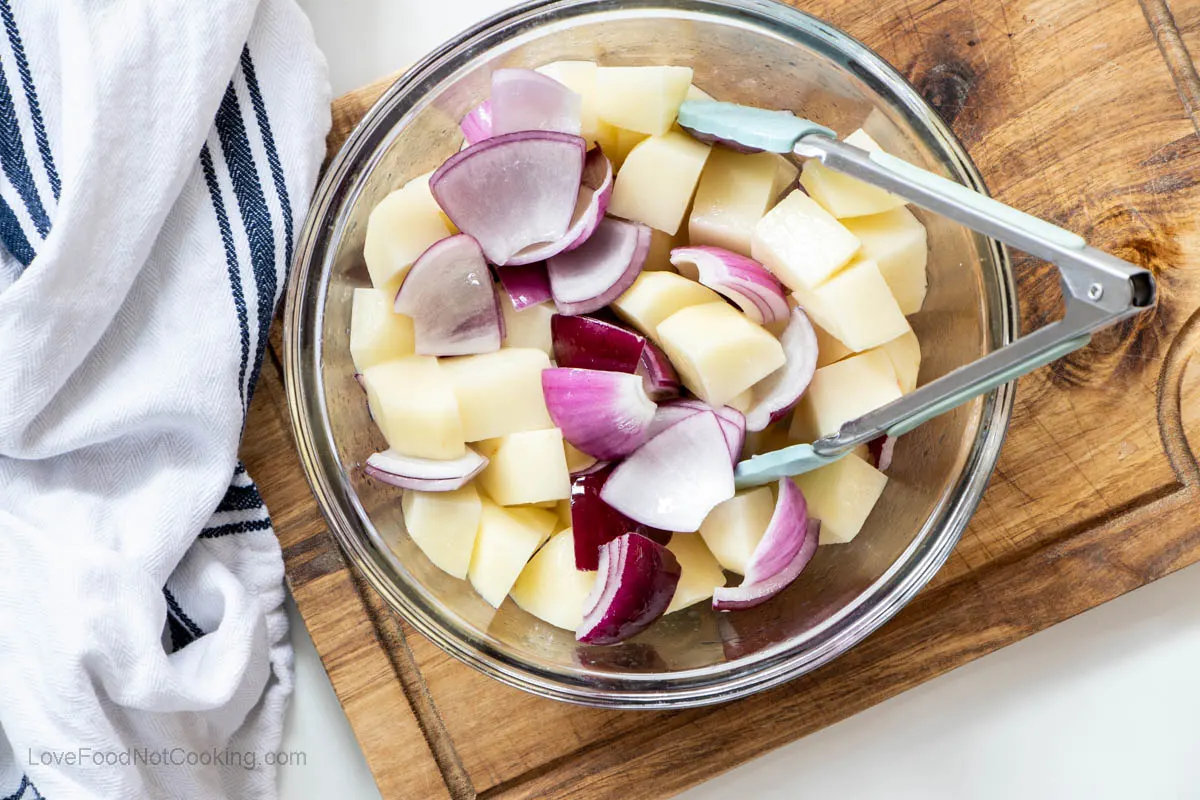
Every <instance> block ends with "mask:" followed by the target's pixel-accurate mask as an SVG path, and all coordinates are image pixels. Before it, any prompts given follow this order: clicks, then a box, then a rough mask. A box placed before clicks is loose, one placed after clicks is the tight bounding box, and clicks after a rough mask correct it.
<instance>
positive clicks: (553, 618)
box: [512, 528, 596, 631]
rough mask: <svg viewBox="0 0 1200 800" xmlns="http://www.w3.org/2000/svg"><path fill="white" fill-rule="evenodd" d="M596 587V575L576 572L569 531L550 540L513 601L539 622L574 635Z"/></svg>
mask: <svg viewBox="0 0 1200 800" xmlns="http://www.w3.org/2000/svg"><path fill="white" fill-rule="evenodd" d="M595 585H596V573H595V572H583V571H581V570H577V569H575V535H574V533H573V532H572V531H571V529H570V528H567V529H566V530H564V531H559V532H558V533H556V534H554V536H552V537H550V541H548V542H546V546H545V547H543V548H542V549H541V550H538V551H537V555H535V556H534V557H533V558H531V559H530V560H529V563H528V564H526V565H525V569H523V570H521V577H519V578H517V582H516V583H515V584H514V585H513V587H512V599H513V602H515V603H516V604H517V605H518V606H520V607H521V608H523V609H524V610H525V611H528V612H529V613H530V614H533V615H534V616H535V617H537V618H538V619H540V620H542V621H544V622H549V623H550V624H551V625H553V626H554V627H556V628H565V629H566V630H569V631H573V630H575V629H576V628H578V627H579V623H581V622H583V601H584V600H585V599H587V596H588V594H589V593H591V591H592V587H593V586H595Z"/></svg>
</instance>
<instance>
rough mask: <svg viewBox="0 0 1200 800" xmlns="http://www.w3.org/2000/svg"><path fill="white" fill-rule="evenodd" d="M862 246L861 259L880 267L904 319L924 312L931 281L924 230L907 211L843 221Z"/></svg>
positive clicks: (899, 209)
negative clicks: (922, 308)
mask: <svg viewBox="0 0 1200 800" xmlns="http://www.w3.org/2000/svg"><path fill="white" fill-rule="evenodd" d="M842 224H843V225H845V226H846V228H847V229H848V230H849V231H850V232H851V233H853V234H854V235H855V236H857V237H858V240H859V242H861V243H862V251H861V255H862V257H863V258H869V259H871V260H872V261H874V262H875V263H876V264H878V265H879V271H880V273H882V275H883V279H884V280H885V281H887V285H888V288H889V289H891V290H892V294H893V295H894V296H895V298H896V302H897V303H898V304H899V305H900V310H901V311H903V312H904V314H905V316H907V315H909V314H915V313H917V312H918V311H920V310H921V304H922V303H924V302H925V290H926V288H927V284H928V280H927V278H926V276H925V267H926V263H927V262H928V260H929V252H928V249H927V246H926V233H925V226H924V225H922V224H921V221H920V220H918V219H917V218H916V217H915V216H913V213H912V212H911V211H909V210H908V209H907V208H896V209H893V210H891V211H888V212H886V213H883V214H872V215H871V216H869V217H857V218H855V219H848V220H844V221H843V223H842Z"/></svg>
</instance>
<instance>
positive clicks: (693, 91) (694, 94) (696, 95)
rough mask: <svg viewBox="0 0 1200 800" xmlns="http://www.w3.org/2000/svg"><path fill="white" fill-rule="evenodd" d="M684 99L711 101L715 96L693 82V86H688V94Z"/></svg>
mask: <svg viewBox="0 0 1200 800" xmlns="http://www.w3.org/2000/svg"><path fill="white" fill-rule="evenodd" d="M684 99H685V100H709V101H711V100H712V99H713V96H712V95H711V94H709V93H708V92H706V91H704V90H703V89H701V88H700V87H699V86H697V85H696V84H694V83H693V84H692V85H691V86H689V87H688V90H687V96H686V97H685V98H684Z"/></svg>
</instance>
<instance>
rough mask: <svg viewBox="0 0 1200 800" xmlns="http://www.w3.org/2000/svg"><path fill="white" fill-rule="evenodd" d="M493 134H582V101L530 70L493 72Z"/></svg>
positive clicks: (556, 83) (558, 84) (576, 95)
mask: <svg viewBox="0 0 1200 800" xmlns="http://www.w3.org/2000/svg"><path fill="white" fill-rule="evenodd" d="M489 102H490V103H491V104H492V132H493V134H494V135H497V136H499V135H502V134H505V133H517V132H518V131H557V132H559V133H570V134H574V135H576V136H578V135H579V131H580V128H581V121H580V115H581V113H582V111H583V98H582V97H580V96H579V95H578V94H576V93H575V92H572V91H571V90H570V89H568V88H567V87H566V86H563V85H562V84H561V83H559V82H558V81H556V80H554V79H553V78H551V77H549V76H548V75H543V74H542V73H540V72H534V71H533V70H531V69H498V70H496V71H495V72H493V73H492V96H491V100H490V101H489Z"/></svg>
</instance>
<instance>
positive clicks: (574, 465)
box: [563, 442, 598, 475]
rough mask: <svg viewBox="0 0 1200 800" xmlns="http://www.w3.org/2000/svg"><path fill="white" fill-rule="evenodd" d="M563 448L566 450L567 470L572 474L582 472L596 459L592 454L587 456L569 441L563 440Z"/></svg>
mask: <svg viewBox="0 0 1200 800" xmlns="http://www.w3.org/2000/svg"><path fill="white" fill-rule="evenodd" d="M563 450H565V451H566V452H567V471H568V472H570V473H571V474H572V475H574V474H575V473H577V472H582V471H583V470H585V469H587V468H588V467H590V466H592V465H594V464H595V463H596V461H597V460H598V459H597V458H595V457H594V456H589V455H588V454H587V453H585V452H583V451H582V450H578V449H576V448H575V447H573V446H572V445H571V443H570V442H563Z"/></svg>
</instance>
